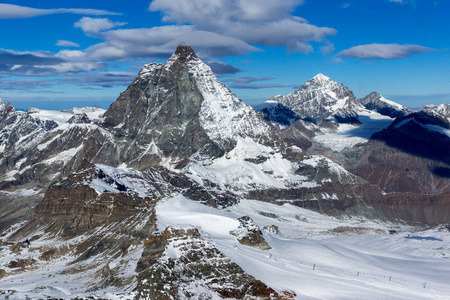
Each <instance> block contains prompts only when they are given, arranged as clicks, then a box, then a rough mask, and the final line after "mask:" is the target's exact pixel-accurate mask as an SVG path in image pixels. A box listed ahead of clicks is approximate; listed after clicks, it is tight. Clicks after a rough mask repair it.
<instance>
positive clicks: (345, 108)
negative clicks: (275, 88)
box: [268, 74, 364, 123]
mask: <svg viewBox="0 0 450 300" xmlns="http://www.w3.org/2000/svg"><path fill="white" fill-rule="evenodd" d="M268 101H270V102H274V101H276V102H278V103H280V104H282V105H284V106H285V107H287V108H289V109H291V110H292V111H294V112H295V113H296V114H297V115H298V117H299V118H301V119H303V120H306V121H311V122H313V123H320V122H323V121H325V120H333V119H334V118H336V120H337V121H338V122H342V123H358V119H357V111H358V110H361V109H364V108H363V107H362V106H361V104H360V103H358V102H357V100H356V98H355V96H354V95H353V92H352V91H350V90H349V88H347V87H346V86H345V85H343V84H341V83H338V82H336V81H333V80H332V79H330V78H329V77H327V76H325V75H323V74H318V75H316V76H315V77H313V78H312V79H311V80H309V81H308V82H306V83H305V84H304V85H302V86H301V87H300V88H299V89H298V90H296V91H294V92H292V93H290V94H288V95H286V96H275V97H272V98H270V99H269V100H268Z"/></svg>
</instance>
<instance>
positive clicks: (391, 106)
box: [359, 92, 413, 118]
mask: <svg viewBox="0 0 450 300" xmlns="http://www.w3.org/2000/svg"><path fill="white" fill-rule="evenodd" d="M359 101H361V104H362V105H363V106H364V107H365V108H367V109H370V110H373V111H376V112H378V113H380V114H382V115H385V116H388V117H391V118H398V117H404V116H406V115H409V114H411V113H413V111H412V110H410V109H409V108H406V107H404V106H403V105H400V104H398V103H395V102H393V101H390V100H387V99H386V98H384V97H383V96H381V95H380V94H379V93H377V92H372V93H370V94H369V95H367V96H366V97H364V98H362V99H360V100H359Z"/></svg>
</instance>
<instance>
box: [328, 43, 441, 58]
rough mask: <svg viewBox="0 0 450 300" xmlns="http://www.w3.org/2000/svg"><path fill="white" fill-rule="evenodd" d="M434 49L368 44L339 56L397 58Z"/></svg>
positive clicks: (350, 49) (344, 51) (416, 46)
mask: <svg viewBox="0 0 450 300" xmlns="http://www.w3.org/2000/svg"><path fill="white" fill-rule="evenodd" d="M433 50H434V49H432V48H428V47H424V46H419V45H400V44H368V45H360V46H355V47H351V48H349V49H346V50H343V51H341V52H339V53H337V54H336V55H337V56H343V57H354V58H362V59H373V58H379V59H397V58H405V57H407V56H410V55H414V54H420V53H425V52H430V51H433Z"/></svg>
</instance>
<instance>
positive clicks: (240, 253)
mask: <svg viewBox="0 0 450 300" xmlns="http://www.w3.org/2000/svg"><path fill="white" fill-rule="evenodd" d="M156 211H157V216H158V228H159V229H160V230H163V229H164V228H165V227H167V226H175V227H176V226H179V227H187V228H189V227H196V228H198V229H199V230H200V232H201V233H202V236H203V237H204V238H206V239H207V240H209V241H210V243H212V244H213V245H214V246H215V247H217V248H218V249H219V250H221V251H222V252H223V253H224V254H225V255H227V256H228V257H229V258H231V259H232V260H233V261H235V262H236V263H238V264H239V265H240V266H241V267H242V268H243V269H244V270H245V271H246V272H247V273H249V274H250V275H253V276H255V277H256V278H257V279H260V280H262V281H263V282H265V283H266V284H268V285H269V286H270V287H272V288H274V289H276V290H278V291H282V290H292V291H294V292H295V293H296V294H297V298H298V299H405V300H406V299H448V295H449V291H450V282H448V274H449V272H450V261H449V260H448V259H446V258H447V257H448V256H449V255H450V234H449V233H448V232H439V231H437V230H428V231H424V232H415V233H410V232H409V231H408V230H412V228H408V227H403V228H400V229H401V230H404V232H401V233H399V234H394V235H389V234H379V235H359V236H337V235H334V234H331V233H329V232H328V230H330V229H333V228H335V227H337V226H352V227H358V226H359V227H368V228H375V229H384V230H387V229H392V228H393V226H394V225H392V224H387V223H384V224H383V223H377V222H374V221H368V220H363V219H357V218H354V219H352V218H346V219H336V218H334V217H330V216H324V215H321V214H318V213H315V212H312V211H309V210H305V209H301V208H298V207H294V206H291V205H289V204H285V205H282V206H277V205H274V204H269V203H262V202H259V201H254V200H243V201H242V202H241V203H240V204H237V205H235V206H233V207H230V208H229V209H227V210H217V209H214V208H211V207H207V206H204V205H201V204H199V203H196V202H193V201H190V200H188V199H186V198H184V197H182V196H177V197H174V198H171V199H167V200H165V201H162V202H160V203H159V204H158V206H157V210H156ZM243 215H249V216H250V217H251V218H252V219H253V220H254V221H255V223H256V224H258V225H259V226H260V227H261V228H263V226H269V225H277V226H278V227H279V229H280V232H281V233H282V234H283V236H280V235H277V234H272V233H269V232H267V231H264V237H265V239H266V241H267V242H268V243H269V245H270V246H271V247H272V249H271V250H266V251H264V250H259V249H254V248H251V247H248V246H243V245H240V244H239V243H238V242H237V241H236V239H235V238H234V237H233V236H231V235H230V234H229V231H231V230H235V229H237V227H238V226H239V222H238V221H237V218H238V217H241V216H243ZM397 229H399V228H397ZM407 235H410V237H409V238H407ZM313 269H314V270H313ZM424 284H425V287H424Z"/></svg>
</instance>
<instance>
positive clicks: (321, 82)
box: [308, 73, 334, 86]
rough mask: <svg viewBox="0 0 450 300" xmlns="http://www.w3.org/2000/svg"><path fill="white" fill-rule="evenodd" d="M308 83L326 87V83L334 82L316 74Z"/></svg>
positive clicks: (320, 74)
mask: <svg viewBox="0 0 450 300" xmlns="http://www.w3.org/2000/svg"><path fill="white" fill-rule="evenodd" d="M308 82H310V83H317V84H318V85H321V86H323V85H327V84H328V83H331V82H334V81H333V80H332V79H331V78H330V77H328V76H325V75H323V74H322V73H319V74H317V75H316V76H314V77H313V78H311V80H309V81H308Z"/></svg>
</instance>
